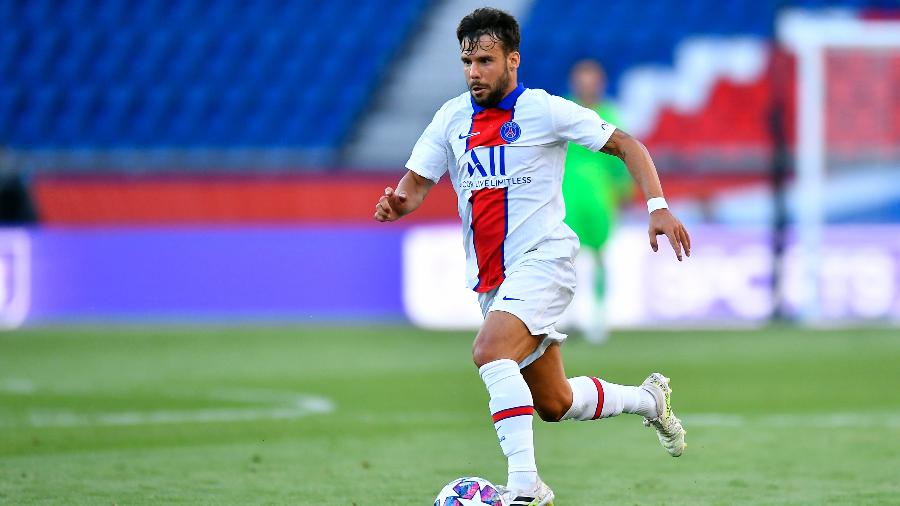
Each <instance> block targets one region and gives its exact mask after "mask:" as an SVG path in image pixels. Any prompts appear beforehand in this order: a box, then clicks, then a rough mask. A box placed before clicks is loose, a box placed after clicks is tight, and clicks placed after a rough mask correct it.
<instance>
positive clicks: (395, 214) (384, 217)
mask: <svg viewBox="0 0 900 506" xmlns="http://www.w3.org/2000/svg"><path fill="white" fill-rule="evenodd" d="M405 203H406V192H395V191H394V189H393V188H391V187H390V186H388V187H387V188H385V189H384V195H382V196H381V198H379V199H378V203H377V204H375V221H381V222H384V221H396V220H399V219H400V216H402V215H401V214H400V209H401V208H402V207H403V204H405Z"/></svg>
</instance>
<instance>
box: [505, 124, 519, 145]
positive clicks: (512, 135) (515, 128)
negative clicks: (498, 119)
mask: <svg viewBox="0 0 900 506" xmlns="http://www.w3.org/2000/svg"><path fill="white" fill-rule="evenodd" d="M521 135H522V128H521V127H520V126H519V124H518V123H516V122H515V121H507V122H506V123H504V124H502V125H500V137H501V138H502V139H503V140H505V141H506V142H515V141H516V140H517V139H518V138H519V136H521Z"/></svg>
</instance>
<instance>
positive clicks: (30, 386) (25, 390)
mask: <svg viewBox="0 0 900 506" xmlns="http://www.w3.org/2000/svg"><path fill="white" fill-rule="evenodd" d="M0 391H2V392H6V393H10V394H24V395H27V394H30V393H33V392H34V391H35V386H34V383H33V382H31V381H30V380H27V379H22V378H7V379H5V380H3V382H2V383H0Z"/></svg>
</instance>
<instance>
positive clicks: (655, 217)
mask: <svg viewBox="0 0 900 506" xmlns="http://www.w3.org/2000/svg"><path fill="white" fill-rule="evenodd" d="M649 234H650V247H651V248H653V251H659V244H657V242H656V236H658V235H663V234H665V235H666V237H668V238H669V244H671V245H672V249H673V250H675V256H676V257H678V261H679V262H680V261H681V260H682V252H684V254H685V255H687V256H691V236H690V235H688V231H687V229H686V228H684V225H682V224H681V222H680V221H678V218H676V217H675V215H674V214H672V213H671V212H670V211H669V210H668V209H657V210H656V211H653V212H652V213H650V230H649Z"/></svg>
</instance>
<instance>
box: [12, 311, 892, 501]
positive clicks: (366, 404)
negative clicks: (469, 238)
mask: <svg viewBox="0 0 900 506" xmlns="http://www.w3.org/2000/svg"><path fill="white" fill-rule="evenodd" d="M471 339H472V334H471V333H440V332H426V331H421V330H416V329H411V328H404V327H358V328H353V327H237V328H226V327H199V326H198V327H103V328H94V327H74V328H70V327H66V328H49V329H34V330H24V331H16V332H8V333H2V334H0V504H6V503H9V504H192V505H193V504H304V505H341V506H347V505H354V504H355V505H359V506H363V505H384V504H388V505H419V504H421V505H425V504H428V505H430V504H431V501H432V500H433V497H434V495H435V494H436V493H437V491H438V490H439V489H440V488H441V487H442V486H443V485H444V484H445V483H446V482H448V481H450V480H451V479H453V478H456V477H458V476H465V475H473V474H474V475H482V476H484V477H486V478H488V479H491V480H494V481H496V482H501V483H502V482H503V481H504V478H505V461H504V459H503V457H502V455H501V453H500V450H499V446H498V444H497V441H496V436H495V434H494V430H493V427H492V425H491V423H490V420H489V413H488V409H487V396H486V393H485V391H484V387H483V385H482V383H481V381H480V379H479V378H478V375H477V372H476V370H475V368H474V366H473V365H472V364H471V361H470V357H469V349H470V343H471ZM563 350H564V355H565V357H566V364H567V372H568V373H569V375H570V376H574V375H582V374H592V375H600V376H601V377H604V378H606V379H608V380H610V381H614V382H620V383H639V382H640V381H642V380H643V379H644V377H645V376H646V375H647V374H648V373H649V372H652V371H654V370H659V371H660V372H663V373H664V374H667V375H669V376H671V378H672V387H673V401H674V407H675V409H676V412H677V413H678V414H679V415H680V416H681V417H682V419H683V420H684V423H685V427H686V428H687V430H688V448H687V450H686V452H685V455H684V456H683V457H681V458H678V459H675V458H671V457H669V456H668V455H667V454H666V453H665V452H664V450H663V449H662V448H661V447H660V446H659V444H658V443H657V441H656V436H655V434H654V433H653V431H652V430H651V429H647V428H645V427H643V426H642V425H641V420H640V419H639V418H638V417H636V416H632V415H622V416H620V417H618V418H615V419H611V420H604V421H599V422H564V423H560V424H548V423H544V422H540V421H539V420H536V422H535V440H536V445H537V457H538V465H539V467H540V469H541V474H542V476H543V478H544V479H545V481H546V482H547V483H548V484H550V486H551V487H553V488H554V489H555V491H556V494H557V501H556V503H557V505H558V506H567V505H568V506H575V505H578V506H584V505H596V504H723V505H725V504H897V503H898V501H900V481H898V476H900V474H898V472H900V471H898V470H900V388H898V387H900V331H897V330H896V329H861V330H828V331H825V330H820V331H801V330H794V329H787V328H773V329H767V330H761V331H733V332H726V331H711V330H710V331H692V332H620V333H616V334H614V336H613V339H612V341H611V342H610V343H609V344H608V345H606V346H602V347H591V346H589V345H587V344H584V343H583V342H580V341H577V340H574V339H573V340H571V342H569V343H567V344H566V345H565V346H564V348H563Z"/></svg>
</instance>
